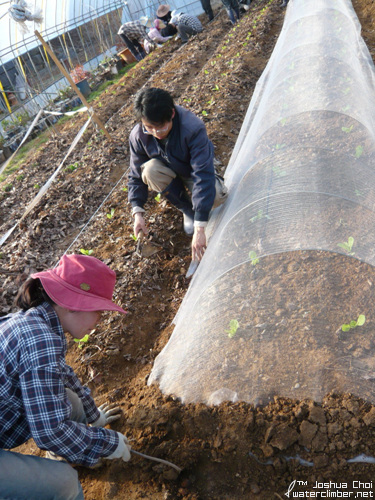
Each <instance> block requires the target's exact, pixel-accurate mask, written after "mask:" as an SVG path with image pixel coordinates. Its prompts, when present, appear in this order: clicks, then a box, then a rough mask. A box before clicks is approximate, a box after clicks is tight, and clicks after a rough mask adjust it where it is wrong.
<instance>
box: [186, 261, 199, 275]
mask: <svg viewBox="0 0 375 500" xmlns="http://www.w3.org/2000/svg"><path fill="white" fill-rule="evenodd" d="M198 266H199V260H192V261H191V262H190V266H189V269H188V270H187V273H186V277H187V278H190V276H193V274H194V273H195V271H196V270H197V268H198Z"/></svg>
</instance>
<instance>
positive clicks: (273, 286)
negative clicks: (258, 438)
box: [149, 0, 375, 405]
mask: <svg viewBox="0 0 375 500" xmlns="http://www.w3.org/2000/svg"><path fill="white" fill-rule="evenodd" d="M360 30H361V26H360V24H359V21H358V19H357V17H356V15H355V12H354V10H353V7H352V5H351V2H350V1H348V0H325V1H324V0H314V2H311V0H304V1H303V0H299V1H297V0H294V1H293V0H292V1H291V2H289V5H288V8H287V12H286V15H285V21H284V26H283V30H282V32H281V34H280V36H279V39H278V41H277V44H276V46H275V49H274V52H273V54H272V57H271V58H270V61H269V63H268V65H267V67H266V69H265V71H264V73H263V74H262V76H261V78H260V80H259V82H258V84H257V87H256V89H255V92H254V95H253V97H252V100H251V103H250V107H249V109H248V112H247V115H246V117H245V120H244V123H243V126H242V128H241V131H240V135H239V138H238V141H237V143H236V147H235V149H234V152H233V154H232V157H231V160H230V163H229V165H228V168H227V171H226V176H225V179H226V184H227V185H228V187H229V191H230V194H229V198H228V200H227V202H226V204H225V205H224V207H221V208H220V209H216V211H215V212H214V214H213V216H212V218H211V221H210V224H209V231H210V234H211V237H210V240H209V244H208V248H207V251H206V253H205V255H204V258H203V260H202V262H201V264H200V266H199V268H198V270H197V271H196V273H195V275H194V277H193V279H192V282H191V284H190V287H189V290H188V293H187V294H186V296H185V299H184V301H183V303H182V305H181V307H180V310H179V312H178V314H177V316H176V318H175V329H174V332H173V334H172V336H171V338H170V340H169V342H168V344H167V345H166V346H165V348H164V349H163V351H162V352H161V353H160V354H159V355H158V356H157V358H156V360H155V363H154V367H153V369H152V372H151V375H150V377H149V384H151V383H154V382H158V383H159V385H160V388H161V390H162V391H163V392H164V393H168V394H173V395H175V396H177V397H178V398H180V399H181V400H182V401H183V402H204V403H206V404H219V403H220V402H222V401H224V400H231V401H237V400H244V401H247V402H250V403H253V404H255V405H262V404H267V402H269V401H270V400H271V399H272V398H273V397H274V396H275V395H277V396H282V397H292V398H297V399H302V398H310V399H314V400H316V401H321V400H322V398H323V397H324V395H325V394H327V393H329V392H330V391H337V392H349V393H352V394H356V395H358V396H360V397H363V398H365V399H367V400H370V401H372V402H375V390H374V388H373V379H374V378H375V357H374V345H375V343H374V334H373V330H374V328H373V320H372V315H373V311H372V310H373V306H374V292H373V287H374V286H373V282H372V279H373V275H374V268H373V267H372V266H374V264H375V245H374V241H375V238H374V235H375V213H374V208H375V206H374V201H375V200H374V186H375V171H374V148H375V143H374V130H375V128H374V117H375V109H374V66H373V62H372V59H371V57H370V54H369V52H368V50H367V47H366V46H365V44H364V42H363V40H362V38H361V36H360ZM359 316H361V319H362V321H361V320H360V321H358V324H356V322H357V320H358V318H359ZM362 316H364V317H365V318H363V317H362ZM364 319H365V323H364V324H361V323H362V322H363V320H364ZM350 321H352V323H351V324H350ZM344 324H349V325H350V326H351V328H350V327H349V331H343V329H342V328H341V327H342V325H344ZM344 329H345V328H344Z"/></svg>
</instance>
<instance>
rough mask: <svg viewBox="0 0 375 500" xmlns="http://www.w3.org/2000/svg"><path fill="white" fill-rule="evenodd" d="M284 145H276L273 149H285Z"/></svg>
mask: <svg viewBox="0 0 375 500" xmlns="http://www.w3.org/2000/svg"><path fill="white" fill-rule="evenodd" d="M285 146H286V144H276V145H275V149H283V148H285Z"/></svg>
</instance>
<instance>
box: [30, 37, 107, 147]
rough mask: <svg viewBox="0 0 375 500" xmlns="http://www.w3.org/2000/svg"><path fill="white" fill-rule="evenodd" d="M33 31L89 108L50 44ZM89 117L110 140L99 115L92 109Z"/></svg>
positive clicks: (88, 107)
mask: <svg viewBox="0 0 375 500" xmlns="http://www.w3.org/2000/svg"><path fill="white" fill-rule="evenodd" d="M34 33H35V35H36V37H37V38H38V39H39V41H40V42H41V43H42V45H43V47H44V48H45V50H46V51H47V52H48V54H49V55H50V56H51V58H52V59H53V61H54V63H55V64H56V66H57V67H58V68H59V70H60V71H61V73H62V74H63V75H64V76H65V78H66V79H67V80H68V82H69V83H70V85H71V86H72V89H73V90H74V91H75V92H76V94H77V95H78V97H79V98H80V99H81V101H82V103H83V104H84V105H85V106H86V107H87V110H89V109H90V105H89V103H88V102H87V101H86V98H85V97H84V95H83V94H82V92H81V91H80V90H79V88H78V87H77V85H76V84H75V83H74V82H73V79H72V77H71V76H70V75H69V73H68V72H67V71H66V69H65V68H64V66H63V65H62V64H61V62H60V61H59V60H58V59H57V57H56V56H55V54H54V53H53V52H52V50H51V48H50V46H49V45H48V44H47V43H46V42H45V41H44V39H43V37H42V35H41V34H40V33H39V32H38V31H37V30H35V31H34ZM89 113H90V112H89ZM91 117H92V119H93V120H94V122H95V123H96V124H97V125H98V127H99V128H100V129H101V130H103V132H104V134H105V136H106V137H107V139H109V140H110V141H111V140H112V137H111V136H110V135H109V133H108V131H107V129H106V128H105V126H104V124H103V122H102V121H101V120H100V119H99V117H98V116H97V115H96V113H95V112H94V111H92V112H91Z"/></svg>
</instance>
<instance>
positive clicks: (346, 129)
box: [341, 125, 354, 134]
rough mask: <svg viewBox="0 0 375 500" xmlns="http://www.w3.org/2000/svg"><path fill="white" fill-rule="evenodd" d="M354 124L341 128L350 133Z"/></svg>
mask: <svg viewBox="0 0 375 500" xmlns="http://www.w3.org/2000/svg"><path fill="white" fill-rule="evenodd" d="M353 127H354V125H351V126H350V127H341V130H342V131H343V132H345V133H347V134H349V133H350V132H351V131H352V130H353Z"/></svg>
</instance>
